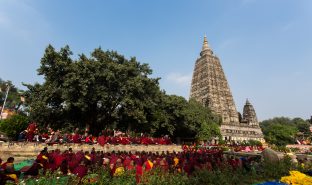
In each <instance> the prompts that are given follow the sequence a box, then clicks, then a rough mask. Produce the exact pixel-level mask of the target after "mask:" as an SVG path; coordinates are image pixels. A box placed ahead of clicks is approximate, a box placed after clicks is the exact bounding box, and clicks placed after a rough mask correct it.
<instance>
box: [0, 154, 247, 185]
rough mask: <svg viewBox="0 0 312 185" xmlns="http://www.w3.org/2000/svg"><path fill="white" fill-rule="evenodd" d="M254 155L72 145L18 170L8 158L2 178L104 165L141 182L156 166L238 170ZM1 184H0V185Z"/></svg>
mask: <svg viewBox="0 0 312 185" xmlns="http://www.w3.org/2000/svg"><path fill="white" fill-rule="evenodd" d="M252 160H253V159H251V158H234V157H227V158H225V157H224V155H223V152H222V150H219V149H217V148H215V149H192V148H189V149H185V150H184V151H183V152H173V153H169V152H160V153H159V152H156V153H151V152H149V153H148V152H134V153H133V152H109V153H105V152H103V151H95V150H94V149H92V151H90V152H89V151H82V150H81V151H78V152H74V151H73V150H72V149H71V148H69V150H66V151H63V152H61V151H60V150H51V151H48V149H47V148H45V149H44V150H42V151H41V152H40V154H39V155H38V156H37V158H36V160H35V162H34V163H33V165H32V166H27V167H24V168H22V169H21V170H20V171H15V170H14V167H13V162H14V158H9V159H8V160H7V162H6V163H3V164H1V173H0V174H1V177H2V179H6V180H14V181H15V182H17V181H18V176H19V174H20V173H21V172H22V173H23V174H24V176H31V177H37V176H38V175H39V171H40V170H42V172H43V174H45V173H46V172H47V171H48V170H49V171H51V172H52V173H53V172H55V171H57V170H59V171H60V172H61V173H62V174H63V175H68V174H74V175H77V176H78V177H79V178H83V177H84V176H85V175H87V174H88V172H91V171H93V170H94V169H99V168H104V169H105V170H109V172H110V175H111V177H114V176H119V175H121V174H123V173H124V172H125V171H128V170H133V171H134V172H135V174H136V175H135V177H136V182H137V183H140V182H141V179H142V176H144V174H147V173H149V171H151V170H153V169H159V170H160V171H161V172H164V173H184V174H187V175H188V176H190V175H192V173H193V172H194V171H195V170H196V169H206V170H214V169H218V168H222V167H224V164H226V165H227V167H230V168H233V169H236V168H239V167H244V168H246V169H247V167H248V164H250V163H251V162H252ZM0 185H1V184H0Z"/></svg>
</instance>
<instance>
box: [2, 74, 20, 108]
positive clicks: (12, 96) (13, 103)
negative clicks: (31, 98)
mask: <svg viewBox="0 0 312 185" xmlns="http://www.w3.org/2000/svg"><path fill="white" fill-rule="evenodd" d="M8 87H9V94H8V97H7V100H6V104H5V108H7V109H12V110H15V111H17V110H19V108H20V107H21V105H22V102H21V98H20V97H21V95H22V94H23V91H21V90H19V89H18V88H16V87H15V86H14V85H13V84H12V82H11V81H4V80H2V79H1V78H0V106H1V107H2V105H3V103H4V99H5V95H6V92H7V89H8Z"/></svg>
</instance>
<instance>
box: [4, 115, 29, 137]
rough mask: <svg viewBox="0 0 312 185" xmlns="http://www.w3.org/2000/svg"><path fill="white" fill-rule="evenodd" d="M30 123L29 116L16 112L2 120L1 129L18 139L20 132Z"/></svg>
mask: <svg viewBox="0 0 312 185" xmlns="http://www.w3.org/2000/svg"><path fill="white" fill-rule="evenodd" d="M28 123H29V119H28V117H27V116H23V115H19V114H15V115H13V116H11V117H10V118H8V119H5V120H2V121H1V122H0V131H2V132H4V133H6V134H7V136H8V137H9V138H10V139H13V140H16V139H17V137H18V134H19V133H20V132H21V131H23V130H25V129H26V128H27V126H28Z"/></svg>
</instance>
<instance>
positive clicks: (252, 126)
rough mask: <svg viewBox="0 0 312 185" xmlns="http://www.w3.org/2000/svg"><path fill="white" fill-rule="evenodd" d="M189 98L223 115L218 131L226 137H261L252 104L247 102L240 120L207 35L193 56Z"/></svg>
mask: <svg viewBox="0 0 312 185" xmlns="http://www.w3.org/2000/svg"><path fill="white" fill-rule="evenodd" d="M190 98H194V99H195V100H196V101H198V102H200V103H202V104H203V105H204V106H206V107H209V108H210V109H211V110H212V111H213V112H214V113H215V114H217V115H219V116H220V117H221V118H222V124H221V128H220V129H221V134H222V136H223V139H225V140H234V141H242V140H249V139H256V140H263V135H262V132H261V129H260V127H259V123H258V121H257V117H256V113H255V110H254V108H253V106H252V105H251V104H250V103H249V101H247V102H246V105H245V107H244V113H243V118H242V123H241V122H240V120H239V113H238V112H237V110H236V106H235V103H234V100H233V96H232V93H231V90H230V87H229V84H228V82H227V79H226V77H225V74H224V71H223V69H222V66H221V63H220V60H219V58H218V57H217V56H216V55H214V54H213V51H212V50H211V48H210V47H209V44H208V41H207V38H206V36H205V37H204V43H203V46H202V50H201V52H200V57H199V58H198V59H197V60H196V63H195V68H194V72H193V79H192V86H191V93H190Z"/></svg>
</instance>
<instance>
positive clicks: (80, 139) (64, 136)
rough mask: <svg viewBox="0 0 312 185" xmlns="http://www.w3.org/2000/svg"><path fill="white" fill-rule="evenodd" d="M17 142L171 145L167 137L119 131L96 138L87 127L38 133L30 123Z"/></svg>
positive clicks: (108, 131) (100, 134)
mask: <svg viewBox="0 0 312 185" xmlns="http://www.w3.org/2000/svg"><path fill="white" fill-rule="evenodd" d="M18 141H28V142H45V143H48V144H62V143H81V144H96V143H98V144H100V145H102V146H104V145H105V144H114V145H116V144H122V145H128V144H143V145H152V144H153V145H169V144H172V142H171V140H170V138H169V136H167V135H166V136H163V137H159V138H154V137H149V136H147V135H146V134H143V133H141V134H139V136H130V134H128V133H124V132H121V131H119V130H110V129H105V130H102V131H101V132H100V133H99V134H98V136H95V135H92V134H90V133H89V128H88V127H87V128H86V129H85V130H84V131H81V130H79V129H78V128H76V129H75V130H74V131H73V132H72V133H62V132H61V131H60V130H56V131H55V130H53V129H52V128H48V130H47V131H46V132H40V131H39V129H38V127H37V124H36V123H30V124H29V126H28V128H27V129H26V130H24V131H22V132H21V133H20V134H19V136H18Z"/></svg>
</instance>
